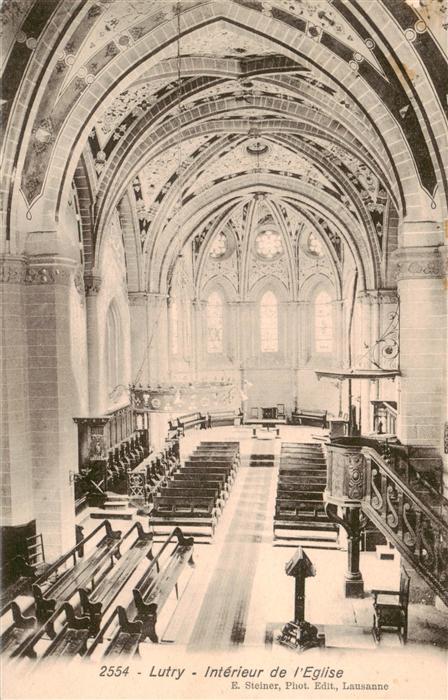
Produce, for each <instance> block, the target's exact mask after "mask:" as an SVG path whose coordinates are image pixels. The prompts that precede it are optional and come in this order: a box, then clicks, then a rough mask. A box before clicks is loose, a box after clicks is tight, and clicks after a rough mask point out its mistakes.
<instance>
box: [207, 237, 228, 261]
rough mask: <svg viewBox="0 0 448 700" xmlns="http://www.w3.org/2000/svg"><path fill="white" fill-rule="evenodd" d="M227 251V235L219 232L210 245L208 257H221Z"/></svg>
mask: <svg viewBox="0 0 448 700" xmlns="http://www.w3.org/2000/svg"><path fill="white" fill-rule="evenodd" d="M226 252H227V237H226V234H225V233H222V232H221V233H219V234H218V235H217V236H216V238H215V240H214V241H213V243H212V244H211V246H210V257H211V258H221V257H222V256H223V255H225V253H226Z"/></svg>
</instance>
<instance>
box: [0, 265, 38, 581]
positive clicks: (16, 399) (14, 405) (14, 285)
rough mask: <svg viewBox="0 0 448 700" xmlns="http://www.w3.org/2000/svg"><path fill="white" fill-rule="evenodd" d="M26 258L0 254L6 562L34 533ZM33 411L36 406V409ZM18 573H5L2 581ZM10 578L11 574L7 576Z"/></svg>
mask: <svg viewBox="0 0 448 700" xmlns="http://www.w3.org/2000/svg"><path fill="white" fill-rule="evenodd" d="M25 275H26V260H25V258H23V257H19V256H14V255H3V256H0V321H1V324H0V325H1V333H2V354H1V360H2V362H1V372H0V374H1V381H0V387H1V414H0V415H1V425H0V446H1V456H0V465H1V482H2V488H1V501H0V502H1V509H0V511H1V514H2V522H1V535H2V537H1V543H0V546H1V548H2V552H3V556H4V559H5V561H8V560H12V559H13V558H14V557H15V556H17V554H21V555H23V554H24V553H25V548H26V541H25V537H27V536H30V535H33V534H35V521H34V517H35V515H34V503H33V478H32V467H31V452H30V423H29V409H30V396H29V389H28V358H27V337H26V322H25ZM35 409H36V410H37V411H39V410H40V406H35ZM19 573H21V572H19V571H16V570H11V571H9V572H7V571H6V570H5V571H4V572H3V582H4V583H5V584H7V583H9V581H10V580H11V579H10V578H9V576H10V577H11V578H13V577H14V576H16V575H17V574H19ZM8 574H9V576H8Z"/></svg>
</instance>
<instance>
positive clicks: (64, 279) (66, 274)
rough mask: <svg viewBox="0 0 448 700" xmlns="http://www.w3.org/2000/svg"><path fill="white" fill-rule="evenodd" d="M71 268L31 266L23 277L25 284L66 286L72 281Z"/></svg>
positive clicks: (50, 265)
mask: <svg viewBox="0 0 448 700" xmlns="http://www.w3.org/2000/svg"><path fill="white" fill-rule="evenodd" d="M72 270H73V268H72V266H70V267H64V266H62V265H58V266H57V267H56V266H53V265H52V264H49V265H31V266H29V267H28V269H27V271H26V276H25V282H26V283H27V284H63V285H68V284H70V282H71V279H72Z"/></svg>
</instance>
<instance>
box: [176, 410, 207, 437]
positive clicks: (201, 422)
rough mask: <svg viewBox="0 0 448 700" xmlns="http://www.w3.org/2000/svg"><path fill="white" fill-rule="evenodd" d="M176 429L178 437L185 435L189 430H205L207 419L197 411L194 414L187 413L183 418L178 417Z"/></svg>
mask: <svg viewBox="0 0 448 700" xmlns="http://www.w3.org/2000/svg"><path fill="white" fill-rule="evenodd" d="M176 421H177V428H178V430H179V433H180V435H185V431H186V430H189V429H190V428H199V429H201V430H205V428H206V427H207V418H206V416H203V415H202V413H199V411H197V412H195V413H188V414H187V415H185V416H179V417H178V418H176Z"/></svg>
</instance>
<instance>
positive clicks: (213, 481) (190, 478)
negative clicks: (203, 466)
mask: <svg viewBox="0 0 448 700" xmlns="http://www.w3.org/2000/svg"><path fill="white" fill-rule="evenodd" d="M168 483H169V484H171V485H172V486H173V487H177V485H178V484H179V485H180V487H181V488H182V487H183V486H184V485H186V486H187V488H190V485H191V487H196V485H197V486H198V487H199V488H201V487H202V486H204V485H206V486H209V487H210V488H215V487H218V488H219V489H220V490H221V493H222V494H225V496H226V498H227V497H228V494H229V490H230V485H229V482H228V480H227V476H226V475H225V474H213V475H204V474H202V473H199V474H198V473H197V471H196V470H194V471H193V473H192V474H191V473H186V472H185V470H183V471H182V472H179V473H178V474H173V475H172V476H171V477H170V479H169V481H168Z"/></svg>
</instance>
